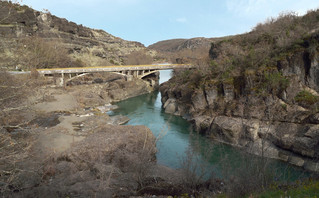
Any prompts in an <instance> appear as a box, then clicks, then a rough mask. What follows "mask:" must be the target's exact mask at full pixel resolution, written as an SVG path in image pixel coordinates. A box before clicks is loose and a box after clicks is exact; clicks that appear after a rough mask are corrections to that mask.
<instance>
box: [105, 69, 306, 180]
mask: <svg viewBox="0 0 319 198" xmlns="http://www.w3.org/2000/svg"><path fill="white" fill-rule="evenodd" d="M170 73H171V71H161V74H160V83H162V82H165V81H166V80H168V79H169V78H170ZM117 105H118V106H119V108H118V109H117V110H114V111H113V112H110V115H119V114H121V115H125V116H127V117H129V118H130V121H129V122H128V123H127V125H145V126H147V127H148V128H150V129H151V130H152V132H153V134H154V135H155V137H157V138H158V140H157V144H156V147H157V154H156V157H157V163H159V164H161V165H165V166H168V167H170V168H174V169H179V168H183V167H185V163H184V162H185V161H188V160H190V161H192V163H194V164H196V165H194V167H195V166H196V167H197V169H196V172H198V174H202V172H205V174H207V175H209V174H210V173H212V172H213V174H214V175H215V176H218V177H227V176H229V175H230V174H234V173H236V174H240V171H237V170H238V169H237V168H238V167H244V172H246V171H248V170H245V168H246V169H252V168H253V167H258V166H259V164H260V161H262V160H263V159H260V158H258V157H256V156H252V155H249V154H246V153H243V152H241V151H240V150H239V149H236V148H233V147H231V146H228V145H225V144H221V143H217V142H214V141H213V140H209V139H208V138H205V137H203V136H202V135H199V134H197V133H196V132H194V131H193V129H192V125H191V124H190V123H189V122H188V121H186V120H184V119H183V118H181V117H178V116H174V115H170V114H166V113H165V112H164V111H163V109H162V103H161V95H160V93H159V92H153V93H150V94H145V95H142V96H138V97H134V98H131V99H128V100H125V101H121V102H119V103H117ZM264 163H265V161H263V164H264ZM267 164H269V166H268V167H271V168H270V169H271V170H276V173H275V174H274V175H275V176H276V177H278V179H283V180H290V181H291V180H295V179H299V178H300V177H305V176H308V173H305V172H304V171H303V170H302V169H301V168H298V167H294V166H291V165H288V164H286V163H283V162H280V161H277V160H269V159H267ZM202 170H204V171H202Z"/></svg>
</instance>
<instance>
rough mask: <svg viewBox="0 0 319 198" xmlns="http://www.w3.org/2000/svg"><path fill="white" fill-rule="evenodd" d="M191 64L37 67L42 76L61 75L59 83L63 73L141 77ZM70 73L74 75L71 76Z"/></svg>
mask: <svg viewBox="0 0 319 198" xmlns="http://www.w3.org/2000/svg"><path fill="white" fill-rule="evenodd" d="M194 67H195V66H194V65H192V64H154V65H115V66H96V67H70V68H50V69H37V71H38V72H39V73H40V74H42V75H44V76H53V75H55V74H60V75H61V83H60V84H63V83H64V80H63V79H64V75H65V74H68V75H69V80H71V79H74V78H75V77H77V76H78V75H85V74H88V73H97V72H115V73H119V74H121V75H125V76H131V77H134V78H139V79H143V78H144V77H146V76H149V75H151V74H154V73H156V72H158V71H159V70H167V69H187V68H194ZM72 75H73V76H74V75H75V76H74V77H72Z"/></svg>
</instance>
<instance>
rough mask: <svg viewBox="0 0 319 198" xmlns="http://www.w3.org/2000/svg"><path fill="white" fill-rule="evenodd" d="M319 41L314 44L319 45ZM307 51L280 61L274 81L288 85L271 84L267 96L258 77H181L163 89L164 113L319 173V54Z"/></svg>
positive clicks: (258, 152)
mask: <svg viewBox="0 0 319 198" xmlns="http://www.w3.org/2000/svg"><path fill="white" fill-rule="evenodd" d="M318 35H319V34H314V35H313V36H312V37H311V38H310V40H309V42H311V43H313V42H318V41H319V39H318V38H319V37H318ZM308 51H309V49H308V48H307V47H305V48H304V50H299V52H296V53H293V54H292V55H291V56H285V58H282V59H281V60H278V62H277V63H278V64H277V68H274V70H276V72H277V71H279V72H280V75H279V73H278V76H277V77H278V78H277V77H276V78H275V77H273V76H272V77H273V78H274V79H277V80H278V81H279V80H282V81H283V82H287V84H286V86H284V87H282V88H279V87H280V86H282V84H278V85H277V84H275V85H276V86H278V87H277V88H276V86H275V87H272V88H269V87H271V85H270V83H274V82H275V81H276V82H277V80H274V79H272V80H271V81H269V82H268V81H266V82H267V83H264V84H263V86H265V89H267V90H269V91H268V92H267V91H262V89H261V87H260V79H261V77H260V76H261V75H264V74H260V73H258V71H250V70H248V71H245V72H242V73H240V74H238V75H236V76H234V77H233V78H231V79H226V80H222V81H217V80H210V81H205V83H202V82H203V80H202V78H201V79H200V78H199V79H198V81H192V82H190V81H187V80H184V82H181V78H180V77H179V75H177V76H175V77H173V78H172V79H171V80H170V81H168V82H166V83H164V84H163V85H162V86H161V88H160V91H161V94H162V103H163V107H164V109H165V112H166V113H171V114H175V115H179V116H183V117H184V118H186V119H188V120H190V121H191V122H193V123H194V127H195V129H196V130H197V131H198V132H199V133H202V134H204V135H205V136H207V137H209V138H212V139H214V140H217V141H221V142H225V143H227V144H231V145H234V146H237V147H240V148H243V149H245V150H246V151H248V152H250V153H253V154H256V155H264V156H266V157H270V158H275V159H280V160H283V161H285V162H289V163H291V164H294V165H297V166H302V167H304V168H305V169H307V170H311V171H316V172H319V112H318V101H319V100H318V96H319V94H318V91H319V84H318V81H319V67H318V66H319V65H318V61H319V54H318V51H315V52H314V53H312V54H311V55H310V54H309V53H308ZM211 52H212V50H211ZM272 69H273V68H272ZM194 72H196V71H194ZM189 73H192V72H189ZM182 75H185V73H184V74H183V73H182ZM276 75H277V73H276ZM281 75H282V76H281ZM178 78H179V79H178ZM196 82H198V84H200V86H195V85H194V84H196ZM200 82H201V83H200ZM194 87H196V88H194ZM301 93H307V94H308V95H309V98H308V96H303V95H302V94H301ZM310 98H312V99H313V101H312V99H310Z"/></svg>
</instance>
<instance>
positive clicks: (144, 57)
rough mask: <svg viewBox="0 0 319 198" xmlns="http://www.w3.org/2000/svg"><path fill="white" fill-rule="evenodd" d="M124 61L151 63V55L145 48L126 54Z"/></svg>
mask: <svg viewBox="0 0 319 198" xmlns="http://www.w3.org/2000/svg"><path fill="white" fill-rule="evenodd" d="M124 62H125V64H126V65H143V64H151V63H152V62H153V57H152V56H150V55H149V54H148V53H147V51H146V50H140V51H133V52H131V53H130V54H129V55H128V56H127V58H126V60H125V61H124Z"/></svg>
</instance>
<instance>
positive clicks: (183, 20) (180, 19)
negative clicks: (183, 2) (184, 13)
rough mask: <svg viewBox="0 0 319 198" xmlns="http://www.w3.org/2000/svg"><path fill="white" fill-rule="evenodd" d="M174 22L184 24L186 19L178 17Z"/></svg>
mask: <svg viewBox="0 0 319 198" xmlns="http://www.w3.org/2000/svg"><path fill="white" fill-rule="evenodd" d="M175 21H176V22H178V23H186V22H187V19H186V17H180V18H177V19H176V20H175Z"/></svg>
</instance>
